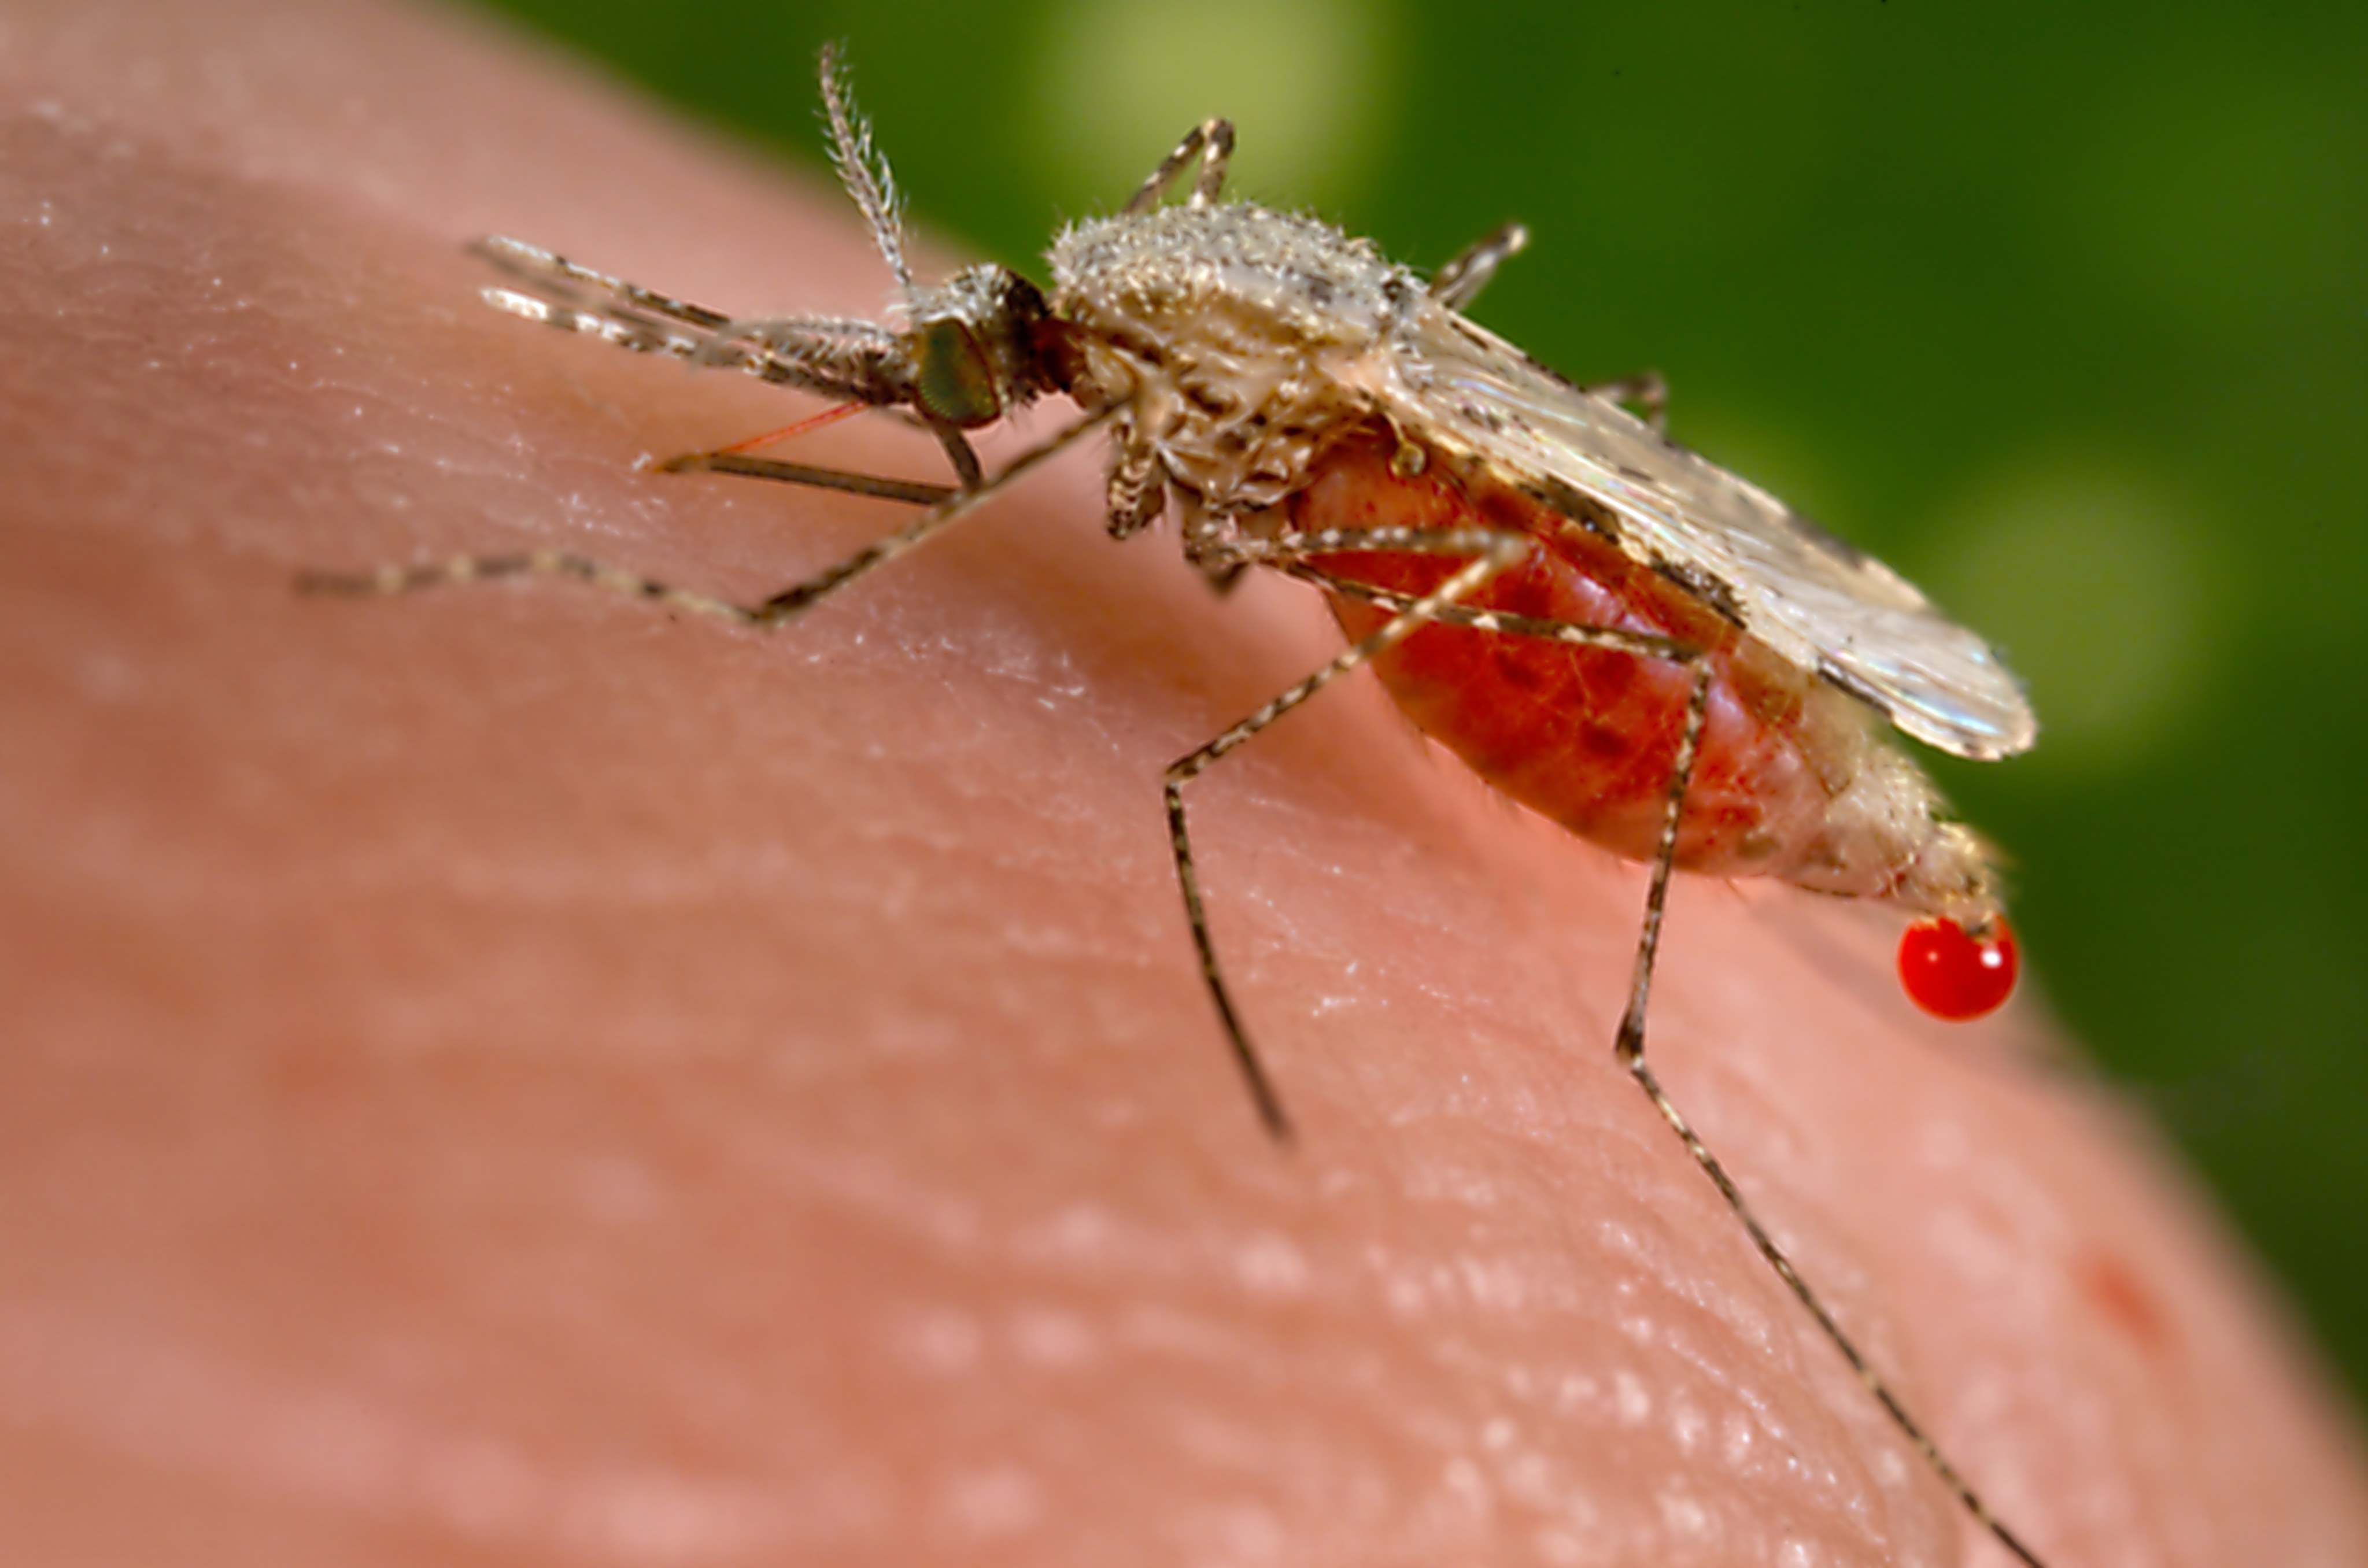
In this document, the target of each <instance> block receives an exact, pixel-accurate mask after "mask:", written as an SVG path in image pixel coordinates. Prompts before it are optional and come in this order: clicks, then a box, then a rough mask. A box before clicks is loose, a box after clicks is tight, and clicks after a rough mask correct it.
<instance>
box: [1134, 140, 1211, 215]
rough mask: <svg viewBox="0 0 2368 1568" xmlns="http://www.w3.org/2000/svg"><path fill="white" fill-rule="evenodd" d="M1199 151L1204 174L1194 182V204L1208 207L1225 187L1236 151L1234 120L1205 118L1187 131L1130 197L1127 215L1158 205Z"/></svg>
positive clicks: (1192, 197) (1141, 212)
mask: <svg viewBox="0 0 2368 1568" xmlns="http://www.w3.org/2000/svg"><path fill="white" fill-rule="evenodd" d="M1196 155H1197V156H1198V157H1199V158H1200V160H1201V174H1200V177H1199V178H1197V179H1195V180H1194V181H1193V182H1192V196H1191V204H1192V205H1193V206H1195V207H1206V206H1208V205H1209V204H1210V203H1211V202H1212V201H1214V200H1216V199H1217V197H1218V194H1219V193H1220V192H1222V191H1223V190H1224V188H1225V165H1226V164H1227V163H1228V162H1229V161H1230V160H1231V159H1232V157H1233V155H1234V122H1233V121H1232V120H1230V119H1204V120H1202V121H1201V123H1200V124H1198V125H1196V126H1194V127H1193V128H1192V129H1191V130H1190V131H1186V132H1185V133H1184V140H1183V141H1181V142H1178V143H1176V151H1174V152H1173V153H1168V154H1167V157H1166V158H1164V159H1162V160H1161V161H1160V165H1159V166H1158V167H1157V168H1156V169H1154V170H1152V171H1151V177H1150V178H1149V179H1147V180H1144V182H1143V187H1142V188H1141V189H1140V190H1137V191H1136V192H1135V193H1134V195H1133V197H1131V198H1129V199H1128V200H1127V204H1126V206H1125V208H1124V209H1123V210H1124V212H1125V215H1126V216H1127V217H1130V218H1140V217H1142V216H1143V215H1144V213H1146V212H1148V211H1150V210H1152V209H1153V208H1155V207H1156V206H1158V205H1159V199H1160V198H1161V197H1163V196H1165V195H1167V187H1169V186H1171V185H1173V184H1175V183H1176V176H1178V175H1180V174H1182V173H1183V172H1184V166H1185V165H1187V164H1190V162H1191V161H1192V159H1193V158H1194V157H1195V156H1196Z"/></svg>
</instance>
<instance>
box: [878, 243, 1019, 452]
mask: <svg viewBox="0 0 2368 1568" xmlns="http://www.w3.org/2000/svg"><path fill="white" fill-rule="evenodd" d="M1045 317H1046V310H1045V304H1044V296H1043V294H1042V292H1041V291H1040V290H1038V289H1037V287H1036V285H1034V284H1033V283H1030V281H1028V279H1026V278H1022V277H1020V276H1019V274H1018V273H1016V272H1014V271H1012V270H1011V269H1010V268H1008V267H995V266H981V267H966V268H964V269H963V270H962V271H961V272H958V273H956V274H954V276H953V277H951V278H948V279H947V280H946V281H945V282H943V283H940V284H938V285H936V286H935V287H928V288H916V289H915V290H914V291H913V300H912V304H911V308H910V311H909V319H910V321H911V325H910V326H908V327H907V328H906V329H905V332H904V334H903V338H904V342H905V352H906V354H907V355H908V356H909V358H910V360H911V366H912V377H913V400H914V403H915V404H916V408H917V411H918V412H919V413H921V414H924V415H928V416H929V417H931V418H935V419H941V420H944V421H945V422H946V423H947V424H949V425H954V426H961V427H962V428H964V429H969V428H972V427H973V426H980V425H991V424H993V423H994V422H995V421H996V420H998V419H1000V418H1002V417H1003V416H1004V415H1007V414H1009V413H1010V412H1011V411H1012V410H1014V409H1016V408H1018V407H1019V406H1020V405H1022V404H1023V403H1028V402H1029V401H1030V400H1031V399H1033V398H1035V397H1036V396H1038V395H1039V394H1040V393H1042V392H1051V391H1053V390H1055V385H1056V383H1055V382H1054V381H1053V380H1052V379H1051V378H1050V377H1049V376H1048V374H1047V372H1046V369H1045V367H1044V364H1043V359H1042V354H1041V352H1040V350H1039V347H1038V344H1039V336H1040V332H1039V329H1040V327H1041V326H1042V324H1043V322H1044V320H1045Z"/></svg>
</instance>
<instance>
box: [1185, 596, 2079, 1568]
mask: <svg viewBox="0 0 2368 1568" xmlns="http://www.w3.org/2000/svg"><path fill="white" fill-rule="evenodd" d="M1281 569H1282V570H1283V571H1285V572H1287V573H1288V574H1291V575H1292V576H1294V577H1297V578H1299V579H1301V580H1302V581H1304V582H1308V583H1313V584H1315V585H1316V586H1318V587H1321V588H1324V589H1326V590H1327V591H1330V592H1333V593H1339V594H1346V595H1348V596H1349V597H1355V598H1361V599H1365V600H1367V601H1368V602H1371V603H1373V604H1378V605H1380V606H1382V607H1383V608H1387V609H1391V610H1394V611H1396V612H1398V613H1400V614H1402V615H1403V614H1405V613H1407V612H1409V611H1411V610H1412V609H1413V608H1415V604H1416V601H1415V600H1414V599H1413V598H1412V597H1409V596H1407V595H1405V594H1400V593H1394V592H1391V591H1389V590H1387V589H1383V588H1375V587H1372V586H1370V585H1365V584H1362V583H1359V582H1356V581H1354V580H1352V579H1347V578H1342V577H1338V576H1335V575H1334V574H1331V573H1329V572H1326V571H1323V570H1321V569H1320V568H1317V567H1314V566H1311V565H1308V564H1306V563H1305V562H1283V563H1282V564H1281ZM1426 619H1429V620H1430V621H1432V622H1434V623H1436V624H1439V625H1441V626H1460V627H1465V628H1469V629H1471V630H1473V631H1488V632H1495V633H1497V634H1499V635H1506V636H1515V637H1542V638H1546V639H1548V640H1550V641H1554V642H1568V643H1575V644H1578V645H1581V646H1588V647H1600V648H1611V649H1616V650H1619V651H1621V652H1625V653H1638V654H1642V655H1645V656H1648V657H1657V658H1664V659H1668V660H1670V661H1671V662H1673V663H1675V664H1679V665H1684V666H1686V667H1689V668H1691V670H1692V671H1693V676H1694V678H1693V683H1692V687H1691V691H1690V693H1689V695H1688V698H1687V701H1686V717H1685V725H1684V728H1683V730H1682V731H1681V732H1680V733H1679V739H1678V755H1677V757H1676V759H1675V761H1674V763H1673V764H1672V766H1671V767H1670V770H1669V790H1668V805H1667V808H1666V812H1665V814H1664V815H1663V817H1662V821H1661V835H1660V838H1659V840H1658V842H1657V844H1656V846H1655V849H1654V854H1653V873H1652V881H1651V883H1650V886H1649V888H1648V890H1647V892H1646V894H1645V919H1644V924H1643V927H1642V929H1641V930H1640V931H1639V932H1638V935H1637V939H1636V959H1635V967H1634V971H1633V972H1632V975H1631V979H1630V983H1629V994H1628V1006H1627V1010H1626V1012H1625V1013H1624V1014H1623V1015H1622V1017H1621V1020H1620V1032H1619V1035H1618V1037H1617V1041H1616V1044H1615V1047H1614V1049H1615V1051H1616V1052H1617V1054H1618V1056H1619V1059H1620V1063H1621V1065H1622V1066H1623V1067H1625V1068H1627V1069H1628V1072H1629V1074H1630V1075H1631V1076H1633V1077H1634V1079H1635V1080H1636V1083H1637V1085H1638V1086H1639V1087H1640V1088H1642V1089H1643V1090H1644V1091H1645V1097H1646V1098H1647V1099H1649V1100H1651V1101H1652V1103H1653V1108H1654V1109H1656V1110H1657V1111H1659V1112H1660V1113H1661V1117H1662V1119H1664V1120H1666V1121H1667V1122H1668V1124H1669V1126H1670V1127H1671V1129H1673V1130H1674V1131H1676V1132H1677V1135H1678V1137H1679V1140H1680V1141H1681V1142H1683V1143H1684V1144H1685V1146H1686V1152H1687V1153H1690V1154H1691V1155H1692V1156H1693V1157H1694V1162H1695V1163H1696V1164H1697V1165H1700V1166H1701V1167H1702V1171H1703V1173H1704V1174H1705V1175H1707V1176H1709V1177H1710V1179H1711V1183H1712V1185H1713V1186H1714V1187H1717V1188H1718V1193H1719V1196H1720V1197H1721V1198H1722V1199H1725V1202H1726V1205H1727V1208H1728V1209H1729V1210H1731V1211H1732V1212H1733V1213H1734V1215H1735V1217H1736V1220H1737V1221H1740V1222H1741V1223H1742V1225H1743V1228H1744V1230H1745V1232H1746V1233H1748V1234H1749V1236H1750V1237H1751V1243H1752V1245H1753V1246H1754V1247H1756V1248H1757V1249H1758V1250H1759V1256H1761V1257H1762V1258H1764V1259H1766V1260H1767V1262H1768V1265H1769V1267H1771V1268H1773V1269H1774V1270H1775V1271H1776V1274H1777V1277H1778V1278H1781V1279H1782V1280H1783V1282H1784V1284H1785V1286H1786V1288H1787V1289H1789V1290H1791V1291H1792V1292H1793V1296H1794V1297H1796V1298H1797V1299H1798V1300H1799V1301H1800V1302H1801V1304H1802V1305H1803V1306H1804V1307H1805V1308H1806V1309H1808V1312H1809V1315H1810V1316H1811V1317H1813V1318H1815V1319H1816V1324H1817V1326H1818V1328H1819V1329H1821V1330H1823V1331H1824V1333H1825V1335H1826V1337H1827V1338H1828V1339H1830V1340H1831V1341H1832V1342H1833V1343H1834V1346H1836V1348H1838V1349H1839V1350H1840V1352H1841V1355H1842V1358H1843V1359H1844V1360H1845V1361H1847V1362H1849V1363H1850V1369H1851V1370H1852V1371H1853V1372H1856V1373H1857V1374H1858V1377H1859V1381H1861V1383H1863V1384H1864V1385H1865V1386H1866V1388H1867V1390H1868V1392H1871V1393H1873V1396H1874V1398H1875V1401H1876V1403H1880V1404H1881V1405H1882V1406H1883V1409H1884V1414H1885V1415H1888V1416H1890V1417H1891V1420H1892V1423H1893V1425H1895V1426H1897V1427H1898V1428H1899V1430H1900V1431H1901V1432H1902V1433H1904V1434H1905V1435H1906V1436H1907V1440H1908V1441H1909V1442H1910V1443H1912V1444H1914V1445H1915V1447H1916V1450H1917V1452H1918V1453H1919V1454H1921V1455H1923V1457H1924V1462H1925V1463H1926V1464H1927V1465H1928V1466H1930V1468H1931V1470H1932V1472H1933V1473H1934V1474H1935V1475H1937V1476H1939V1477H1940V1479H1941V1483H1942V1484H1943V1485H1945V1486H1947V1487H1948V1488H1949V1490H1950V1492H1951V1493H1952V1494H1954V1495H1955V1497H1956V1499H1957V1501H1958V1503H1959V1504H1960V1505H1962V1506H1964V1509H1965V1511H1966V1512H1967V1513H1968V1514H1970V1515H1971V1516H1972V1517H1974V1518H1975V1520H1977V1521H1978V1522H1979V1523H1980V1524H1981V1525H1982V1527H1983V1528H1986V1529H1987V1530H1988V1531H1989V1532H1990V1534H1991V1535H1993V1536H1995V1537H1996V1538H1997V1539H1998V1542H1999V1544H2000V1545H2002V1546H2004V1547H2005V1548H2006V1549H2007V1550H2008V1551H2010V1552H2012V1553H2013V1554H2014V1555H2015V1557H2016V1559H2017V1560H2019V1561H2020V1562H2024V1563H2026V1564H2029V1565H2030V1568H2042V1564H2041V1563H2040V1561H2039V1558H2038V1557H2037V1556H2036V1555H2035V1554H2033V1552H2032V1550H2031V1549H2030V1548H2029V1547H2028V1546H2025V1545H2024V1544H2023V1543H2022V1541H2021V1540H2020V1539H2019V1538H2018V1537H2017V1536H2016V1535H2015V1534H2014V1532H2013V1531H2012V1530H2010V1529H2009V1528H2007V1526H2006V1525H2005V1523H2004V1522H2003V1521H2001V1520H2000V1519H1999V1518H1998V1517H1997V1516H1996V1515H1994V1514H1992V1513H1991V1512H1990V1510H1989V1508H1988V1506H1987V1505H1985V1504H1984V1503H1983V1502H1982V1500H1981V1499H1980V1497H1979V1496H1977V1495H1976V1494H1975V1492H1974V1490H1973V1488H1972V1487H1971V1486H1970V1485H1968V1484H1967V1483H1966V1482H1965V1479H1964V1476H1963V1475H1962V1474H1960V1473H1959V1471H1957V1468H1956V1467H1955V1466H1954V1465H1952V1464H1951V1463H1950V1462H1949V1460H1948V1458H1947V1457H1946V1456H1945V1455H1943V1454H1942V1453H1941V1449H1940V1446H1939V1445H1938V1444H1937V1443H1935V1442H1934V1441H1933V1440H1932V1438H1931V1437H1930V1436H1929V1435H1927V1434H1926V1432H1925V1431H1924V1428H1923V1427H1922V1426H1920V1425H1918V1423H1917V1421H1916V1419H1915V1417H1914V1416H1913V1415H1909V1414H1908V1411H1907V1406H1906V1405H1905V1404H1904V1403H1902V1402H1901V1401H1900V1399H1899V1397H1898V1395H1897V1394H1896V1393H1895V1392H1893V1390H1892V1388H1891V1386H1890V1384H1889V1383H1888V1382H1886V1381H1884V1377H1883V1375H1882V1374H1881V1373H1880V1372H1878V1371H1876V1370H1875V1369H1874V1368H1873V1365H1871V1364H1870V1363H1869V1362H1868V1360H1867V1358H1866V1357H1865V1356H1864V1355H1863V1354H1862V1353H1861V1351H1860V1350H1859V1348H1858V1346H1857V1345H1856V1344H1854V1343H1853V1342H1852V1341H1851V1339H1850V1335H1848V1334H1847V1333H1846V1332H1845V1331H1844V1330H1843V1328H1842V1326H1841V1325H1840V1324H1839V1323H1837V1322H1836V1321H1835V1320H1834V1316H1833V1314H1832V1313H1831V1312H1828V1311H1827V1308H1826V1305H1825V1302H1824V1301H1822V1300H1820V1299H1819V1298H1818V1296H1817V1294H1816V1291H1815V1290H1813V1289H1811V1287H1810V1285H1809V1283H1808V1281H1807V1280H1806V1279H1804V1278H1802V1276H1801V1273H1800V1271H1799V1270H1798V1269H1796V1268H1795V1267H1793V1262H1792V1259H1791V1258H1790V1257H1789V1256H1786V1254H1785V1252H1784V1249H1783V1248H1782V1246H1780V1245H1779V1244H1777V1242H1776V1239H1775V1238H1774V1237H1773V1236H1772V1235H1770V1233H1769V1232H1768V1228H1767V1227H1766V1226H1765V1225H1763V1224H1762V1223H1760V1221H1759V1216H1758V1215H1757V1214H1755V1213H1753V1212H1752V1210H1751V1207H1750V1205H1749V1204H1748V1203H1747V1202H1745V1201H1744V1198H1743V1194H1742V1192H1741V1191H1740V1190H1739V1189H1738V1188H1737V1187H1736V1185H1735V1181H1734V1178H1732V1177H1731V1176H1728V1175H1727V1172H1726V1167H1725V1165H1722V1164H1721V1163H1720V1161H1719V1159H1718V1157H1717V1156H1716V1155H1714V1154H1713V1153H1711V1152H1710V1148H1709V1146H1708V1145H1707V1144H1705V1143H1703V1142H1702V1138H1701V1135H1700V1134H1698V1133H1696V1132H1695V1131H1694V1130H1693V1126H1692V1124H1691V1122H1689V1121H1688V1120H1687V1119H1686V1118H1685V1116H1684V1114H1683V1113H1682V1112H1680V1111H1679V1109H1678V1107H1677V1104H1676V1102H1675V1101H1673V1100H1671V1099H1670V1098H1669V1096H1668V1091H1667V1090H1665V1089H1664V1088H1662V1087H1661V1083H1660V1080H1659V1078H1658V1077H1656V1075H1655V1074H1654V1073H1653V1070H1652V1069H1651V1068H1650V1067H1649V1066H1648V1065H1646V1063H1645V1007H1646V1004H1647V1001H1648V999H1649V997H1650V994H1651V992H1652V984H1653V967H1654V961H1655V960H1656V957H1657V955H1658V953H1659V950H1660V944H1661V927H1662V924H1663V921H1664V918H1665V916H1666V915H1667V912H1668V897H1669V881H1670V876H1671V873H1672V871H1673V870H1674V869H1675V866H1676V863H1677V852H1678V834H1679V827H1680V825H1681V824H1682V822H1683V818H1684V812H1685V800H1686V793H1687V791H1688V790H1689V789H1690V788H1691V784H1692V781H1693V771H1694V765H1695V763H1696V761H1697V760H1699V758H1700V756H1701V749H1702V726H1703V723H1704V721H1705V719H1706V717H1707V715H1708V712H1709V706H1710V674H1711V671H1710V665H1708V664H1707V663H1706V662H1705V661H1704V660H1703V659H1702V654H1701V653H1700V651H1699V650H1696V649H1693V648H1691V647H1688V646H1686V645H1685V644H1683V643H1679V642H1674V641H1672V640H1670V639H1668V638H1659V637H1650V636H1645V635H1642V634H1639V633H1635V632H1627V631H1617V630H1615V629H1610V628H1603V627H1592V626H1580V625H1576V624H1572V623H1569V622H1563V621H1554V620H1544V619H1536V618H1533V617H1529V616H1517V615H1510V614H1507V613H1504V612H1502V611H1497V610H1490V609H1485V608H1474V607H1472V606H1468V605H1461V604H1447V605H1438V606H1434V607H1432V608H1430V610H1429V613H1428V615H1427V617H1426ZM1203 961H1204V962H1205V961H1206V960H1205V957H1204V960H1203Z"/></svg>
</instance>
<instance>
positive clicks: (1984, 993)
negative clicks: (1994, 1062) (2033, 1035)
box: [1899, 916, 2019, 1021]
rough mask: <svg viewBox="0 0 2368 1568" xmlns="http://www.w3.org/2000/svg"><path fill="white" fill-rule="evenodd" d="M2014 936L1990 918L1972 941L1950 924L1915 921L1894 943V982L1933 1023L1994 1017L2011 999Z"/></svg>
mask: <svg viewBox="0 0 2368 1568" xmlns="http://www.w3.org/2000/svg"><path fill="white" fill-rule="evenodd" d="M2018 967H2019V964H2018V960H2017V959H2016V956H2015V948H2014V933H2013V932H2012V931H2010V930H2009V929H2007V924H2006V921H2005V920H2004V919H2003V918H1999V917H1996V916H1993V917H1992V919H1991V921H1990V925H1989V929H1988V931H1987V932H1986V933H1985V934H1983V935H1982V936H1979V937H1976V936H1975V935H1974V934H1973V933H1972V932H1971V931H1968V930H1966V929H1965V928H1964V926H1960V925H1958V924H1957V923H1956V922H1955V921H1953V920H1919V921H1918V922H1917V923H1916V924H1915V925H1913V926H1909V927H1908V928H1907V933H1906V934H1905V935H1903V936H1902V937H1900V938H1899V983H1900V984H1901V985H1902V986H1903V987H1905V988H1906V990H1907V995H1908V999H1909V1000H1910V1001H1912V1002H1914V1003H1915V1004H1916V1005H1917V1006H1919V1007H1921V1008H1923V1009H1924V1010H1925V1011H1926V1012H1928V1013H1930V1014H1931V1015H1932V1016H1933V1017H1936V1018H1949V1019H1952V1020H1957V1021H1962V1020H1964V1019H1966V1018H1978V1017H1981V1016H1982V1015H1983V1014H1985V1013H1989V1012H1995V1011H1996V1010H1997V1009H1998V1006H2000V1005H2001V1004H2002V1003H2004V1002H2005V1001H2006V999H2007V998H2008V997H2009V996H2010V995H2012V994H2014V977H2015V973H2016V971H2017V969H2018Z"/></svg>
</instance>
